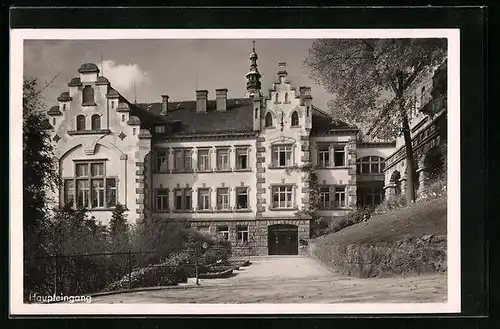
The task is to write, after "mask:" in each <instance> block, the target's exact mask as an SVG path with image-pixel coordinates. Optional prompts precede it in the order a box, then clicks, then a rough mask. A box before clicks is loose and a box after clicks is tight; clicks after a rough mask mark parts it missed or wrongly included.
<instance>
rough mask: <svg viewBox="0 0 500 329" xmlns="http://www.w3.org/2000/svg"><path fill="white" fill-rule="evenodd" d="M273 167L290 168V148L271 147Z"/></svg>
mask: <svg viewBox="0 0 500 329" xmlns="http://www.w3.org/2000/svg"><path fill="white" fill-rule="evenodd" d="M273 166H274V167H290V166H292V146H291V145H279V146H273Z"/></svg>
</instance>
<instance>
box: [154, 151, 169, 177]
mask: <svg viewBox="0 0 500 329" xmlns="http://www.w3.org/2000/svg"><path fill="white" fill-rule="evenodd" d="M155 170H156V172H167V170H168V155H167V151H157V152H156V165H155Z"/></svg>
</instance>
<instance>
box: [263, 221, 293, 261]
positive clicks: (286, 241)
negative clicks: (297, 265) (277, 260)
mask: <svg viewBox="0 0 500 329" xmlns="http://www.w3.org/2000/svg"><path fill="white" fill-rule="evenodd" d="M267 230H268V238H267V245H268V248H269V255H297V254H298V253H299V246H298V237H299V231H298V227H297V226H296V225H291V224H277V225H270V226H268V228H267Z"/></svg>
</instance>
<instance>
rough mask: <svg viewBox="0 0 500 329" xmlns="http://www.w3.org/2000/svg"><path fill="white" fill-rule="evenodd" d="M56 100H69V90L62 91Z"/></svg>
mask: <svg viewBox="0 0 500 329" xmlns="http://www.w3.org/2000/svg"><path fill="white" fill-rule="evenodd" d="M57 100H58V101H59V102H70V101H71V97H70V96H69V92H67V91H65V92H62V93H61V95H60V96H59V97H57Z"/></svg>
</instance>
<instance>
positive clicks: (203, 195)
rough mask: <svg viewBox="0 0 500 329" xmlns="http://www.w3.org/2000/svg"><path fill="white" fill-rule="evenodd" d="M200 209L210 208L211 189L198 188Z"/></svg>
mask: <svg viewBox="0 0 500 329" xmlns="http://www.w3.org/2000/svg"><path fill="white" fill-rule="evenodd" d="M198 209H199V210H210V190H209V189H208V188H203V189H198Z"/></svg>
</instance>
